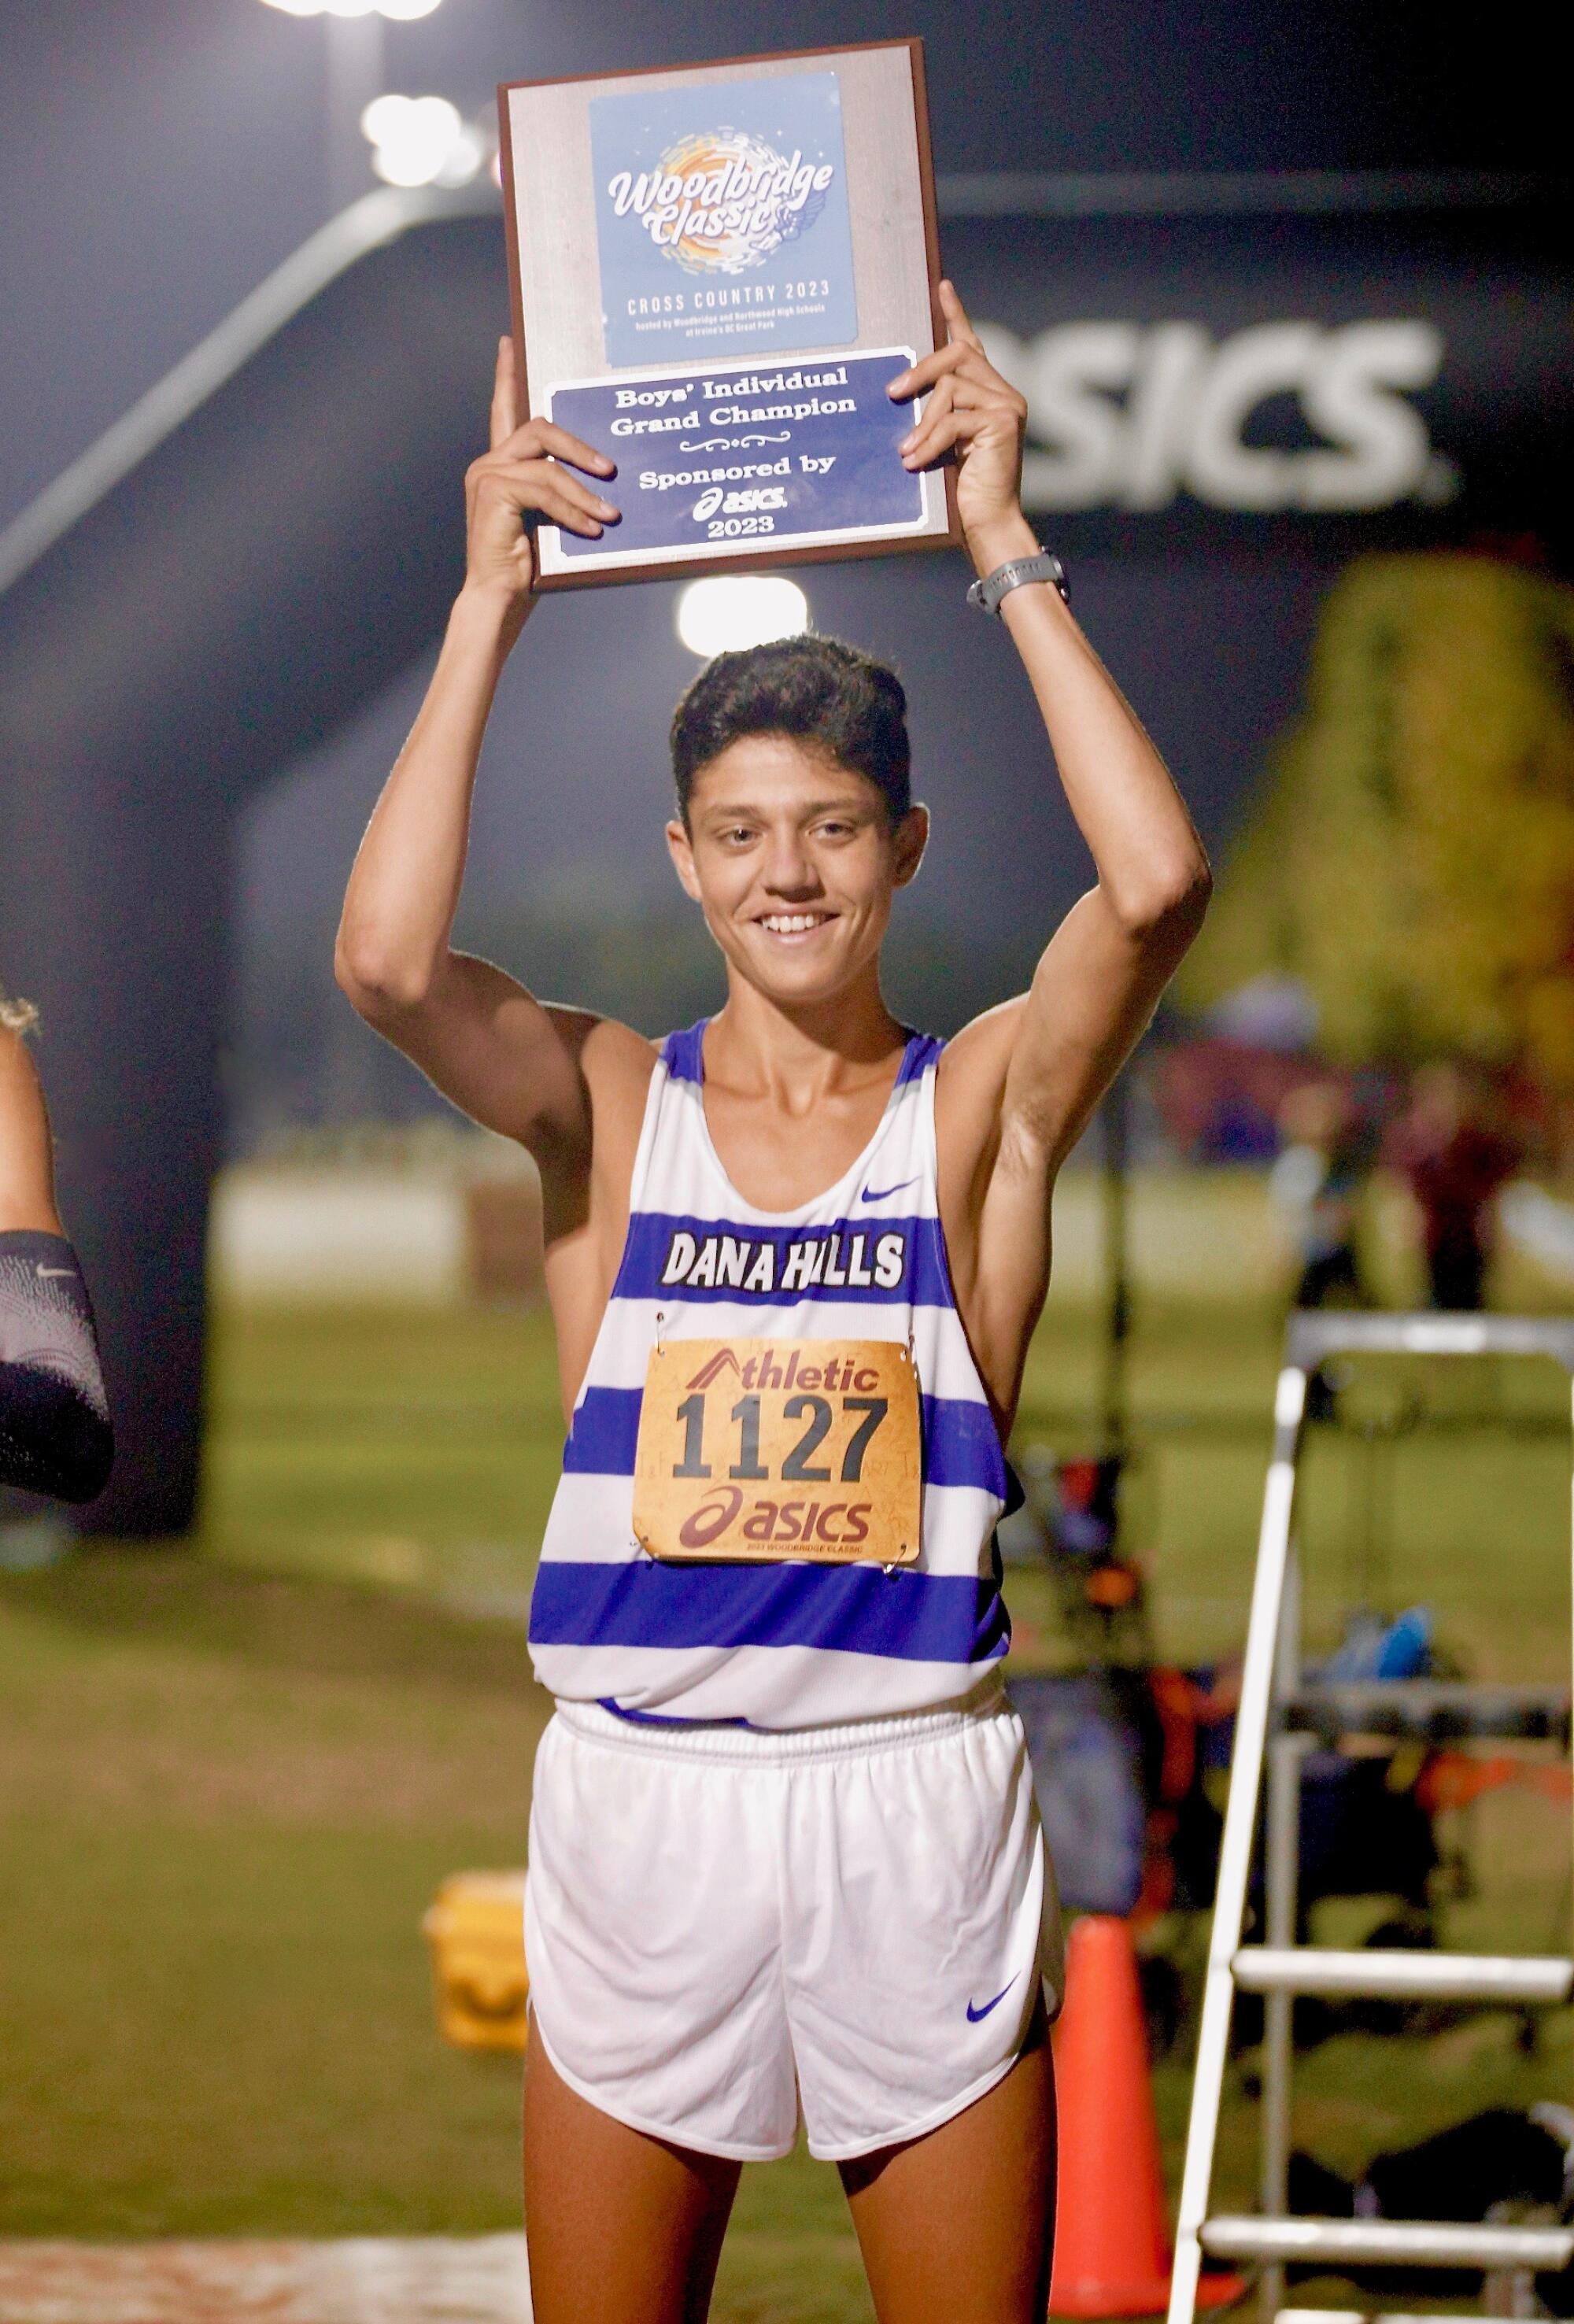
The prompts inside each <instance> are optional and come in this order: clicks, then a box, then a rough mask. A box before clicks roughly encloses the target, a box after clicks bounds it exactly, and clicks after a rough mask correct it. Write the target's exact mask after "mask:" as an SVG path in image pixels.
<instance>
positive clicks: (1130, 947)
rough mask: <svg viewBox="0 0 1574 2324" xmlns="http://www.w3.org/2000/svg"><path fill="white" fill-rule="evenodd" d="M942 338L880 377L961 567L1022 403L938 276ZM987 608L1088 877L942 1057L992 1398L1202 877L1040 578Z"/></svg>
mask: <svg viewBox="0 0 1574 2324" xmlns="http://www.w3.org/2000/svg"><path fill="white" fill-rule="evenodd" d="M942 299H943V304H944V308H945V312H946V317H947V320H948V322H949V325H950V344H949V345H948V346H945V347H943V348H941V349H939V350H937V352H936V353H935V354H934V355H930V356H927V357H926V358H925V360H924V361H923V362H922V363H920V364H917V365H916V366H915V368H914V369H913V370H912V371H911V372H908V373H907V374H904V375H903V377H902V378H901V379H899V380H897V381H896V382H894V383H893V388H892V392H893V393H894V394H896V395H897V397H898V398H900V399H902V400H907V399H909V398H911V397H912V396H915V395H916V394H919V393H921V392H923V391H924V390H925V389H926V388H932V389H933V392H932V394H931V396H930V401H929V404H928V407H927V409H926V410H925V414H924V417H923V419H922V420H921V421H920V422H919V423H918V425H917V427H916V429H915V430H914V432H913V436H912V437H911V438H909V440H908V443H907V447H906V448H905V451H904V457H905V458H906V460H907V464H908V466H912V467H924V466H928V465H930V464H931V463H932V462H933V461H934V460H936V459H939V458H941V457H943V455H944V454H946V453H947V452H949V451H953V450H954V452H955V455H956V458H957V464H958V478H957V499H958V503H959V508H960V512H961V515H962V524H963V529H964V531H965V534H966V539H967V546H968V549H969V552H970V554H971V558H972V561H973V564H974V565H975V567H977V569H978V571H979V572H980V574H986V573H991V572H993V571H994V570H995V569H996V567H999V566H1000V565H1004V564H1006V563H1008V561H1009V560H1011V559H1013V558H1022V557H1031V556H1033V555H1035V554H1036V551H1037V548H1038V542H1037V539H1036V536H1035V534H1034V532H1033V529H1032V527H1031V526H1030V525H1029V524H1028V522H1027V521H1026V517H1025V516H1024V515H1023V513H1022V505H1021V479H1022V438H1023V428H1024V422H1025V420H1026V405H1025V403H1024V402H1023V400H1022V398H1021V397H1020V396H1019V395H1018V394H1017V392H1016V391H1015V390H1014V389H1013V388H1012V387H1011V386H1010V385H1009V384H1008V383H1007V382H1006V381H1005V380H1004V379H1002V378H1001V376H1000V374H999V372H997V371H996V370H995V368H994V366H993V365H992V364H990V361H989V359H988V357H987V356H986V355H985V354H984V351H983V348H982V346H981V344H980V340H979V337H978V335H977V333H976V332H975V331H974V330H973V328H972V327H971V324H970V323H969V321H968V318H967V317H966V315H965V313H964V312H963V310H962V303H961V301H960V300H959V299H958V298H957V296H956V293H955V291H953V289H952V287H951V285H950V284H949V283H946V284H943V286H942ZM1000 611H1001V618H1002V619H1003V620H1004V622H1005V623H1006V626H1007V628H1008V630H1009V632H1010V633H1011V637H1012V640H1013V642H1014V643H1015V645H1016V647H1017V651H1018V652H1019V653H1020V655H1021V657H1022V660H1023V663H1024V665H1025V667H1026V671H1027V675H1028V678H1029V680H1030V681H1031V684H1032V687H1033V690H1034V693H1035V695H1036V697H1037V701H1038V705H1039V708H1040V710H1041V711H1042V712H1043V714H1044V723H1045V728H1046V730H1047V733H1048V737H1049V742H1050V746H1051V749H1052V750H1053V752H1054V763H1055V765H1056V767H1057V768H1058V770H1059V772H1060V779H1061V782H1062V784H1063V787H1064V789H1065V794H1066V798H1068V800H1069V801H1070V803H1071V808H1072V814H1073V815H1074V816H1075V817H1076V820H1077V825H1078V828H1079V829H1080V830H1081V832H1082V836H1083V838H1084V839H1085V840H1086V842H1087V844H1088V848H1089V852H1090V853H1091V856H1092V859H1093V866H1094V870H1095V872H1096V874H1097V879H1096V882H1095V884H1094V886H1093V887H1091V889H1090V890H1088V892H1087V893H1086V894H1085V895H1084V896H1082V898H1081V899H1079V901H1078V902H1077V903H1076V904H1075V905H1074V906H1073V907H1072V910H1071V911H1070V912H1068V914H1067V915H1066V917H1065V918H1064V919H1063V921H1062V923H1061V925H1060V927H1058V928H1057V929H1056V930H1055V932H1054V936H1052V938H1051V939H1050V942H1049V945H1048V947H1047V949H1046V950H1045V953H1044V955H1043V957H1042V959H1041V960H1040V962H1039V964H1038V968H1037V971H1036V974H1035V976H1034V980H1033V986H1032V990H1031V991H1029V992H1027V993H1026V994H1025V995H1024V996H1023V997H1022V998H1021V999H1020V1000H1017V1001H1008V1002H1007V1003H1006V1004H1005V1005H1004V1006H1003V1007H1002V1008H999V1009H997V1010H991V1011H990V1013H989V1014H988V1015H987V1016H985V1017H982V1018H980V1019H978V1020H977V1021H976V1022H975V1023H974V1024H972V1025H971V1026H969V1027H968V1028H966V1030H965V1031H964V1032H962V1034H960V1035H959V1036H958V1037H957V1039H956V1040H955V1041H954V1042H953V1044H952V1045H951V1047H950V1048H949V1049H948V1050H947V1052H946V1056H945V1057H944V1059H943V1063H942V1066H941V1073H940V1083H939V1094H938V1120H939V1131H940V1139H941V1172H942V1177H941V1184H942V1194H943V1204H944V1209H945V1213H946V1220H945V1224H946V1235H947V1241H948V1245H949V1246H950V1248H951V1251H952V1261H953V1272H954V1274H955V1276H956V1278H957V1291H958V1296H959V1298H960V1299H961V1301H962V1309H963V1314H964V1316H965V1317H966V1320H967V1322H968V1324H969V1328H970V1331H971V1333H972V1335H973V1340H974V1345H975V1348H976V1349H977V1350H978V1351H979V1353H980V1360H981V1361H982V1363H983V1365H984V1369H985V1375H986V1379H987V1380H988V1383H989V1385H990V1388H991V1389H992V1390H993V1391H994V1392H995V1394H996V1395H997V1397H998V1399H999V1402H1000V1404H1001V1406H1002V1408H1009V1407H1010V1406H1012V1405H1013V1404H1014V1402H1015V1397H1016V1394H1017V1384H1018V1381H1019V1379H1020V1369H1021V1362H1022V1358H1023V1355H1024V1353H1025V1351H1026V1338H1027V1334H1028V1333H1029V1332H1030V1331H1031V1328H1032V1325H1033V1323H1034V1322H1035V1321H1036V1317H1037V1314H1038V1310H1039V1307H1040V1306H1041V1305H1042V1303H1043V1298H1044V1294H1045V1287H1046V1286H1047V1283H1048V1277H1049V1196H1050V1193H1051V1190H1052V1188H1053V1186H1054V1176H1055V1173H1056V1171H1057V1170H1058V1169H1059V1167H1060V1165H1061V1163H1062V1162H1063V1160H1064V1158H1065V1157H1066V1155H1067V1154H1068V1153H1069V1152H1070V1150H1071V1148H1072V1146H1073V1145H1074V1143H1075V1142H1076V1139H1077V1138H1078V1136H1079V1135H1080V1134H1081V1132H1082V1129H1083V1128H1084V1127H1085V1125H1086V1123H1087V1121H1088V1120H1089V1117H1090V1116H1091V1113H1092V1111H1093V1109H1094V1107H1095V1106H1096V1105H1097V1104H1098V1102H1099V1099H1100V1096H1101V1095H1102V1093H1103V1092H1104V1091H1105V1090H1106V1089H1107V1088H1108V1087H1109V1083H1110V1082H1111V1081H1112V1080H1113V1078H1114V1076H1115V1074H1117V1073H1118V1070H1119V1068H1120V1065H1121V1064H1122V1063H1123V1061H1124V1059H1125V1058H1126V1056H1127V1055H1128V1052H1129V1051H1130V1049H1131V1048H1132V1047H1133V1045H1134V1044H1135V1043H1136V1041H1137V1038H1138V1037H1139V1035H1140V1034H1141V1032H1142V1030H1143V1028H1144V1027H1145V1026H1146V1024H1147V1022H1148V1019H1150V1017H1151V1016H1152V1014H1153V1012H1154V1010H1155V1007H1156V1006H1157V1003H1158V999H1159V996H1160V994H1161V993H1162V992H1163V991H1164V986H1165V985H1166V984H1167V983H1168V982H1169V980H1170V978H1171V977H1172V976H1173V975H1174V971H1175V969H1176V967H1177V966H1178V964H1179V963H1180V960H1181V957H1182V955H1183V953H1184V952H1185V950H1186V947H1187V945H1189V944H1190V943H1191V941H1192V937H1193V936H1195V935H1196V933H1197V930H1198V929H1199V927H1201V922H1202V916H1203V913H1204V912H1205V910H1206V908H1207V903H1208V896H1209V890H1210V873H1209V869H1208V860H1207V857H1206V856H1205V855H1204V853H1203V851H1202V845H1201V841H1200V840H1199V838H1198V836H1197V834H1196V832H1195V830H1194V829H1193V827H1192V819H1191V817H1190V816H1189V815H1188V814H1187V812H1186V808H1185V805H1184V803H1183V800H1182V798H1181V796H1180V794H1179V792H1178V791H1177V790H1176V788H1175V787H1174V783H1173V782H1172V780H1171V779H1170V776H1169V773H1168V771H1167V770H1166V768H1165V766H1164V761H1163V760H1162V759H1161V758H1160V757H1159V754H1158V752H1156V751H1155V748H1154V746H1153V744H1152V742H1150V741H1149V740H1148V738H1147V736H1146V733H1144V732H1143V730H1142V727H1141V726H1140V724H1138V722H1137V718H1136V716H1135V715H1134V714H1133V712H1132V710H1131V708H1130V705H1128V703H1127V701H1126V699H1125V697H1124V696H1122V694H1121V692H1120V690H1119V688H1118V687H1117V686H1116V684H1115V682H1114V680H1113V679H1112V678H1110V676H1109V672H1108V671H1107V670H1106V669H1105V668H1104V666H1103V664H1102V663H1101V662H1100V659H1099V657H1098V655H1097V654H1096V653H1095V652H1094V651H1093V649H1092V647H1091V645H1090V644H1089V643H1088V641H1087V639H1086V638H1085V637H1084V636H1083V635H1082V631H1081V629H1080V628H1079V627H1078V625H1077V622H1076V621H1075V619H1074V618H1073V616H1072V613H1071V611H1070V609H1069V608H1068V607H1067V605H1066V604H1065V603H1064V602H1063V599H1062V597H1061V595H1060V594H1059V592H1058V590H1056V589H1055V588H1054V586H1053V585H1051V584H1050V583H1047V582H1038V583H1029V584H1026V585H1024V586H1022V587H1019V588H1017V589H1015V590H1013V591H1012V592H1011V593H1010V594H1009V595H1008V596H1007V597H1006V598H1005V599H1004V600H1003V601H1002V604H1001V608H1000Z"/></svg>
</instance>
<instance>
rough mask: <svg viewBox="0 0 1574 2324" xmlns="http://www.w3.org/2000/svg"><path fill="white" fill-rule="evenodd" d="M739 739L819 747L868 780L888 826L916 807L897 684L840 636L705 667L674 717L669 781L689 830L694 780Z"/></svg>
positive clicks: (752, 650) (719, 659)
mask: <svg viewBox="0 0 1574 2324" xmlns="http://www.w3.org/2000/svg"><path fill="white" fill-rule="evenodd" d="M744 734H787V735H791V736H792V737H793V738H794V739H795V740H796V741H799V742H809V743H814V744H816V745H817V746H818V747H819V748H820V749H821V750H823V751H825V752H828V753H829V754H830V756H831V757H832V758H833V759H834V760H836V761H837V762H838V763H839V764H840V765H842V766H843V767H848V768H850V769H851V771H852V772H853V773H854V774H858V775H864V776H867V778H868V779H869V780H870V782H871V783H872V784H873V785H874V787H875V788H876V789H877V790H878V791H879V794H880V797H881V798H883V799H884V801H885V803H886V813H887V814H888V816H889V818H890V820H891V823H892V824H893V825H896V824H898V823H900V821H901V819H902V817H903V816H905V815H906V814H907V810H908V808H909V807H911V806H912V804H913V793H912V788H911V782H912V760H913V754H912V750H911V747H910V745H909V743H908V741H907V696H906V695H905V694H904V693H903V691H902V684H901V680H900V679H899V678H897V674H896V672H895V670H893V669H887V668H886V666H885V664H884V662H879V661H876V659H875V658H874V656H873V655H872V654H867V653H865V652H863V650H861V648H860V647H858V646H850V645H847V644H845V643H844V642H843V641H842V639H841V638H815V637H796V638H778V639H776V640H774V641H772V643H770V644H769V645H764V646H750V647H749V648H747V649H746V650H744V651H743V652H741V653H721V654H718V655H717V656H716V658H715V659H714V660H713V661H709V662H707V663H706V664H705V667H704V669H702V670H701V672H700V674H699V676H698V677H697V678H695V681H694V683H693V684H692V686H690V687H688V688H687V690H686V692H685V693H684V694H683V696H681V697H680V699H679V701H678V705H677V709H676V711H674V713H673V717H672V776H673V780H674V782H675V783H676V784H677V811H678V813H679V815H681V816H682V817H683V819H684V821H685V823H686V822H687V821H688V809H689V798H690V796H691V794H692V792H693V790H694V786H695V777H696V776H697V775H698V774H699V772H700V770H701V769H702V768H704V767H706V766H708V765H709V764H710V761H712V760H713V759H717V758H720V756H721V754H722V752H723V751H724V750H726V749H727V747H728V745H729V744H730V743H732V742H737V741H738V740H739V739H740V737H741V736H742V735H744Z"/></svg>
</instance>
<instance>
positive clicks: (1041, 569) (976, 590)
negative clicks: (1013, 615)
mask: <svg viewBox="0 0 1574 2324" xmlns="http://www.w3.org/2000/svg"><path fill="white" fill-rule="evenodd" d="M1027 581H1047V582H1049V583H1051V585H1052V586H1054V588H1056V589H1058V590H1059V591H1060V594H1061V595H1062V597H1063V599H1064V601H1065V603H1066V604H1068V605H1069V604H1070V603H1071V596H1070V594H1069V592H1068V591H1067V588H1066V575H1065V567H1064V566H1063V564H1062V563H1061V561H1060V559H1059V558H1058V557H1056V556H1054V554H1053V553H1052V551H1051V550H1049V549H1040V550H1039V552H1038V554H1037V556H1036V557H1013V558H1010V559H1009V560H1008V562H1007V563H1006V564H1004V565H997V566H996V567H995V569H994V571H993V572H992V573H986V574H985V575H984V576H983V578H982V580H980V581H975V582H974V583H973V585H972V587H971V589H970V590H969V591H968V593H967V602H968V604H970V605H976V606H977V607H978V609H979V611H980V613H999V610H1000V600H1001V598H1002V597H1006V596H1008V595H1010V593H1011V591H1012V590H1013V589H1020V588H1021V587H1022V586H1023V584H1024V583H1025V582H1027Z"/></svg>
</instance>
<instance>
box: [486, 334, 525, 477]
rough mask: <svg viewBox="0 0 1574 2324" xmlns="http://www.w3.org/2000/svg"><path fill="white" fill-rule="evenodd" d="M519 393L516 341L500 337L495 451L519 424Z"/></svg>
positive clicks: (494, 378) (494, 407) (494, 398)
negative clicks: (515, 352) (516, 373)
mask: <svg viewBox="0 0 1574 2324" xmlns="http://www.w3.org/2000/svg"><path fill="white" fill-rule="evenodd" d="M518 408H519V403H518V395H517V392H516V390H515V386H514V343H513V341H512V340H511V339H499V341H498V343H497V367H496V369H495V371H494V372H493V374H492V439H491V440H492V450H493V451H494V452H495V451H496V450H497V448H498V447H499V446H500V445H501V444H506V443H507V441H508V439H509V438H510V437H511V435H512V434H513V432H514V429H516V427H517V426H518V425H519V421H518V418H517V413H518Z"/></svg>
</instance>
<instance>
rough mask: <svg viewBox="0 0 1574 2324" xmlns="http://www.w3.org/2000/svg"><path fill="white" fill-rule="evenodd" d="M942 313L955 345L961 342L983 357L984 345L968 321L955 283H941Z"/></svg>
mask: <svg viewBox="0 0 1574 2324" xmlns="http://www.w3.org/2000/svg"><path fill="white" fill-rule="evenodd" d="M940 311H941V313H942V314H943V316H944V318H945V327H946V329H947V330H948V331H949V332H950V333H951V336H952V339H953V343H954V342H955V341H957V340H960V341H961V342H962V345H963V346H969V347H976V348H977V349H978V351H979V353H980V355H982V354H983V351H984V343H983V341H982V340H981V339H980V337H979V335H978V333H977V332H976V331H975V330H974V328H973V327H972V325H971V323H970V322H969V320H968V317H967V309H966V308H965V307H964V306H963V305H962V300H960V299H959V298H958V297H957V295H956V285H955V283H954V282H950V281H943V282H942V283H941V285H940Z"/></svg>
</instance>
